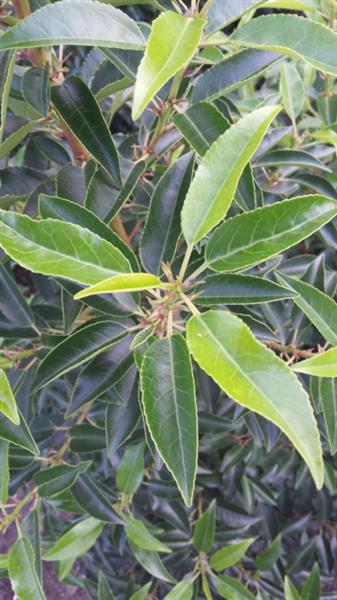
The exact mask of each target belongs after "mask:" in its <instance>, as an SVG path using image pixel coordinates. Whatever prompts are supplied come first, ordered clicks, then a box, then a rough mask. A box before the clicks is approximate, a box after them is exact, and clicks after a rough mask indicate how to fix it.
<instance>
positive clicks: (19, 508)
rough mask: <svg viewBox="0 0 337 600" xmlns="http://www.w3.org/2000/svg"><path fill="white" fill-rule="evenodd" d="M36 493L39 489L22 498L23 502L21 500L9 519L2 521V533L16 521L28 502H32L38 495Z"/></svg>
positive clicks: (0, 528) (0, 527)
mask: <svg viewBox="0 0 337 600" xmlns="http://www.w3.org/2000/svg"><path fill="white" fill-rule="evenodd" d="M36 491H37V488H34V489H33V490H32V491H31V492H29V493H28V494H27V496H25V497H24V498H22V500H20V502H19V504H18V505H17V506H16V508H15V510H13V512H11V513H10V514H9V515H7V517H6V518H5V519H4V520H3V521H2V523H1V526H0V531H3V530H4V529H7V527H8V525H10V523H11V522H12V521H14V519H16V517H17V516H18V515H19V513H20V512H21V509H22V508H23V507H24V506H25V505H26V504H27V502H29V501H30V500H32V498H33V497H34V496H35V494H36Z"/></svg>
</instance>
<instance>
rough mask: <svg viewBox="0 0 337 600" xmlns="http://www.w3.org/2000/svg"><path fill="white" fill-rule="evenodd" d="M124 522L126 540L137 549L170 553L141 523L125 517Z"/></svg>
mask: <svg viewBox="0 0 337 600" xmlns="http://www.w3.org/2000/svg"><path fill="white" fill-rule="evenodd" d="M125 521H126V524H125V533H126V535H127V537H128V539H129V540H131V541H132V542H133V543H134V544H136V545H137V546H139V548H143V549H144V550H151V551H153V552H168V553H170V552H171V549H170V548H168V546H165V544H162V543H161V542H160V541H159V540H157V538H155V537H154V536H153V535H152V533H150V532H149V531H148V529H147V528H146V527H145V525H144V523H143V521H140V520H139V519H134V518H133V517H126V519H125Z"/></svg>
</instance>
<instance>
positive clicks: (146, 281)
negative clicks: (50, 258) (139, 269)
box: [74, 273, 167, 300]
mask: <svg viewBox="0 0 337 600" xmlns="http://www.w3.org/2000/svg"><path fill="white" fill-rule="evenodd" d="M166 285H167V284H165V283H162V282H161V281H160V279H158V277H156V276H155V275H151V274H149V273H126V274H125V275H115V276H114V277H108V279H104V280H103V281H100V282H99V283H96V285H92V286H90V287H88V288H85V289H84V290H81V291H80V292H77V294H75V296H74V298H75V300H80V299H81V298H86V297H87V296H94V295H95V294H117V293H121V292H137V291H143V290H153V289H154V288H163V287H166Z"/></svg>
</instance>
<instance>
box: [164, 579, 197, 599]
mask: <svg viewBox="0 0 337 600" xmlns="http://www.w3.org/2000/svg"><path fill="white" fill-rule="evenodd" d="M192 596H193V581H181V582H180V583H178V584H177V585H175V586H174V588H173V589H172V590H171V591H170V592H169V593H168V594H166V596H165V600H191V599H192Z"/></svg>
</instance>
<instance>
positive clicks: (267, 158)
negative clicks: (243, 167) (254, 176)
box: [254, 150, 330, 177]
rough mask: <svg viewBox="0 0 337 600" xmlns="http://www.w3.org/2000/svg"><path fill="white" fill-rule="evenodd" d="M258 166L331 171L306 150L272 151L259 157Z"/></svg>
mask: <svg viewBox="0 0 337 600" xmlns="http://www.w3.org/2000/svg"><path fill="white" fill-rule="evenodd" d="M256 165H258V166H262V167H269V166H278V165H280V166H283V165H298V166H299V167H308V168H312V167H313V168H314V169H319V170H320V171H330V169H329V167H327V166H326V165H325V164H324V163H323V162H321V161H320V160H318V159H317V158H315V156H313V155H312V154H309V152H305V151H304V150H272V151H271V152H267V154H263V156H261V157H260V156H259V157H258V158H257V160H255V161H254V166H256ZM300 177H301V175H300Z"/></svg>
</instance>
